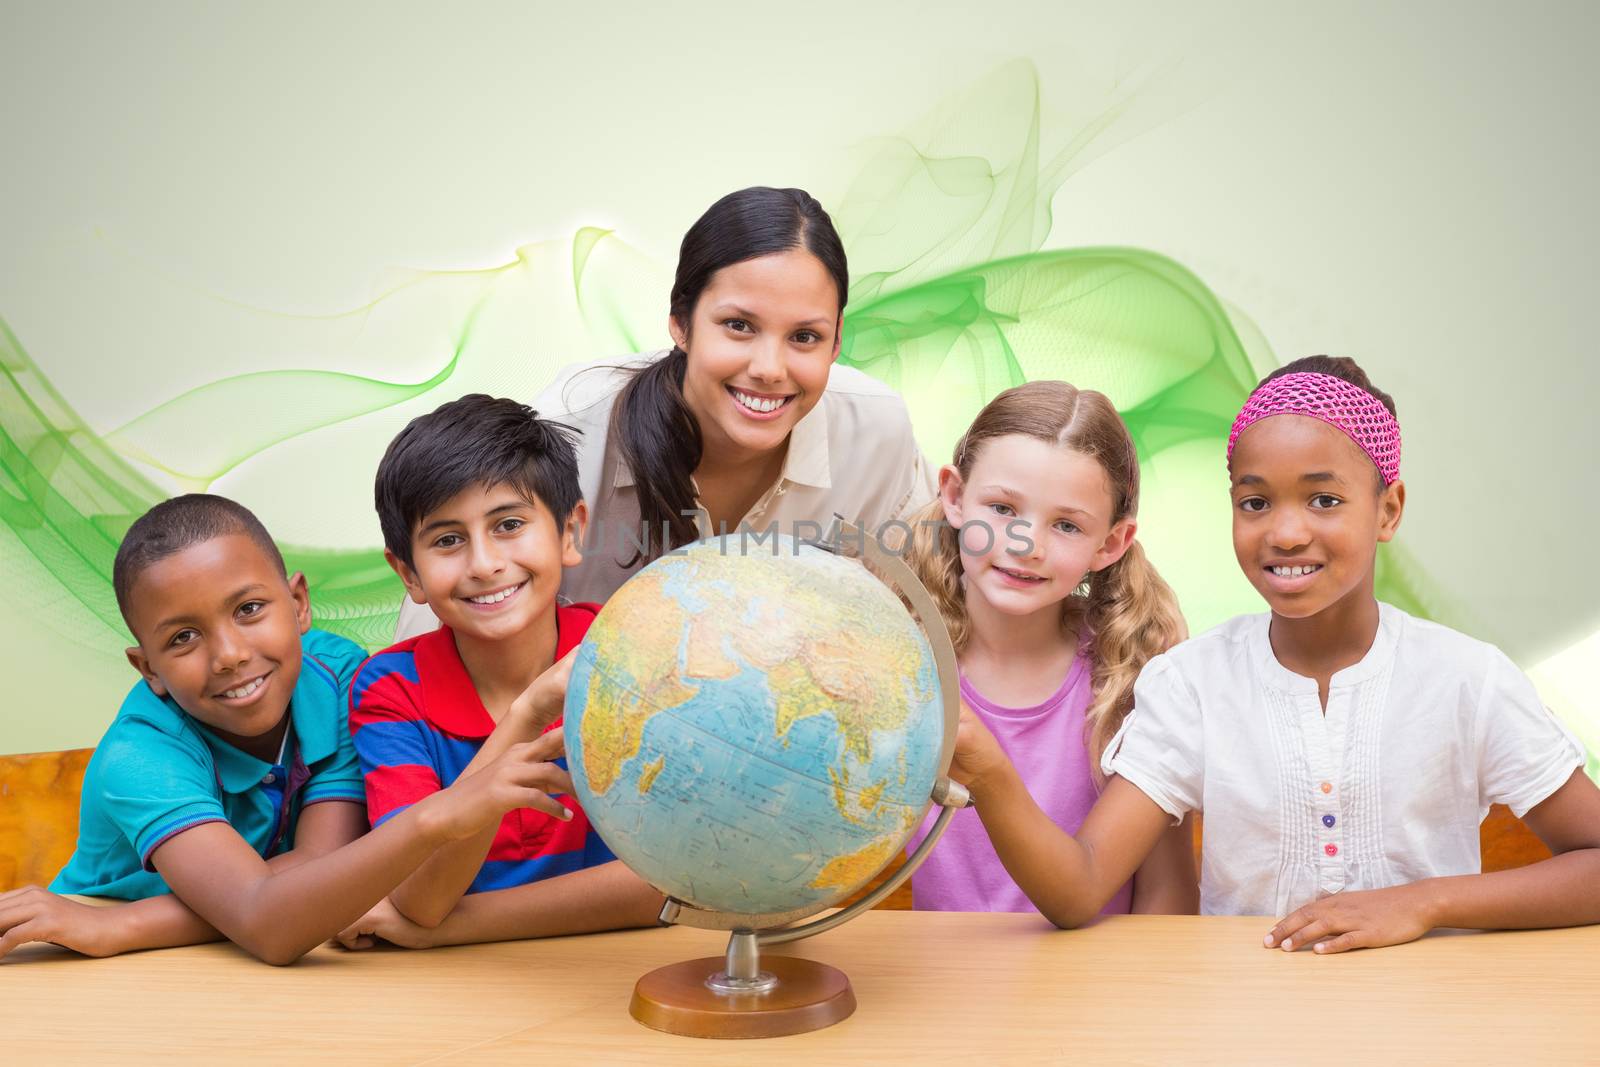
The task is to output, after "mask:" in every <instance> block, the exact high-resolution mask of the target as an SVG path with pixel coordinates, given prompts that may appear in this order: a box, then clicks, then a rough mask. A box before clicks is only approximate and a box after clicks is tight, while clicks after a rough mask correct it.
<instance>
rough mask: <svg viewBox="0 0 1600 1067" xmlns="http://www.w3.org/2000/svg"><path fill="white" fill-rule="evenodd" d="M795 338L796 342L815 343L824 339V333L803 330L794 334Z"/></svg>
mask: <svg viewBox="0 0 1600 1067" xmlns="http://www.w3.org/2000/svg"><path fill="white" fill-rule="evenodd" d="M794 340H795V343H796V344H802V345H814V344H816V343H817V342H818V341H820V340H822V335H821V334H819V333H817V332H816V331H814V330H801V331H800V332H799V333H797V334H795V335H794Z"/></svg>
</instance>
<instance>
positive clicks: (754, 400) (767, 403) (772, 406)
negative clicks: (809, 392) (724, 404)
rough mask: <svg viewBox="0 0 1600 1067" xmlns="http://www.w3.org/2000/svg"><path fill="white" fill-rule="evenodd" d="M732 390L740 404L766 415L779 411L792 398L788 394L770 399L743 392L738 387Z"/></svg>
mask: <svg viewBox="0 0 1600 1067" xmlns="http://www.w3.org/2000/svg"><path fill="white" fill-rule="evenodd" d="M732 392H733V398H734V399H735V400H737V401H738V402H739V403H740V404H742V405H744V406H745V407H747V408H749V409H750V410H751V411H755V412H759V413H760V414H762V415H765V414H766V413H767V412H769V411H777V410H778V409H779V408H781V407H783V405H785V404H787V403H788V402H789V400H790V398H789V397H786V396H784V397H778V398H776V399H772V400H768V399H764V398H762V397H759V396H751V395H750V394H749V393H741V392H740V391H739V390H737V389H734V390H732Z"/></svg>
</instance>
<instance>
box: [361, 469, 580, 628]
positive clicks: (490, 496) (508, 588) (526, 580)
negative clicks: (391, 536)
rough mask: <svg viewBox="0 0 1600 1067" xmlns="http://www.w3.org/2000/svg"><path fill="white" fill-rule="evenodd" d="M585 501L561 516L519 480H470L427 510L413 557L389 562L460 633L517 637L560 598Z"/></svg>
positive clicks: (574, 556)
mask: <svg viewBox="0 0 1600 1067" xmlns="http://www.w3.org/2000/svg"><path fill="white" fill-rule="evenodd" d="M585 515H586V513H585V510H584V505H583V503H582V501H579V503H578V505H577V506H576V507H575V508H574V509H573V512H572V514H571V515H569V516H567V520H566V522H564V523H558V522H557V521H556V519H555V516H554V515H553V514H552V513H551V511H550V509H549V508H548V507H547V506H546V505H545V503H544V502H543V501H542V500H540V499H539V498H538V497H537V496H533V497H532V498H531V499H530V497H529V496H527V495H525V494H524V493H522V492H521V491H520V490H518V489H517V488H516V487H515V486H513V485H510V484H505V483H501V484H498V485H487V486H485V485H474V486H468V487H467V488H466V489H463V490H462V491H461V492H459V493H457V494H456V495H455V496H453V497H451V498H450V499H449V500H447V501H445V502H444V503H443V504H441V505H440V506H439V507H437V508H435V509H434V510H433V511H431V512H429V513H428V514H427V515H424V516H423V517H422V519H421V521H419V522H418V523H417V524H416V526H415V528H414V529H413V530H412V534H411V565H410V566H407V565H406V564H405V563H404V562H403V561H401V560H400V559H398V558H397V557H395V556H394V555H393V554H392V553H387V552H386V553H385V555H386V556H388V558H389V563H390V565H391V566H393V567H394V568H395V571H396V572H397V573H398V574H399V575H400V579H401V581H403V582H404V583H405V586H406V591H407V592H408V593H410V594H411V598H412V599H413V600H415V601H416V602H417V603H419V604H427V605H428V606H429V607H430V608H432V609H433V613H434V614H435V615H437V616H438V617H439V621H440V622H442V623H444V624H445V625H446V626H448V627H450V628H451V629H452V630H454V631H455V632H456V633H458V634H466V635H468V636H470V637H474V638H477V639H479V640H485V641H501V640H505V639H506V638H510V637H515V636H517V635H519V634H521V633H523V632H524V631H526V630H527V629H528V627H530V626H531V625H533V623H534V621H535V620H536V619H537V618H538V616H539V615H540V614H541V613H542V612H544V611H547V610H549V609H550V606H551V605H552V604H554V603H555V599H556V593H557V592H558V591H559V590H560V588H561V573H562V568H563V567H572V566H576V565H577V564H578V563H579V562H581V561H582V556H581V554H580V553H579V550H578V543H579V541H580V540H581V538H582V529H583V522H584V519H585Z"/></svg>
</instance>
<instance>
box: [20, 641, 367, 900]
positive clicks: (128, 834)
mask: <svg viewBox="0 0 1600 1067" xmlns="http://www.w3.org/2000/svg"><path fill="white" fill-rule="evenodd" d="M300 647H301V649H302V650H303V651H304V653H305V655H304V657H303V658H302V661H301V667H300V679H299V681H298V682H296V683H295V687H294V695H293V696H292V697H291V698H290V700H289V721H290V728H289V730H288V737H287V741H286V743H285V745H284V753H283V758H282V762H280V763H267V762H264V761H262V760H259V759H256V758H255V757H254V756H250V755H247V754H246V753H244V752H241V751H240V750H239V749H237V748H234V747H233V746H232V745H230V744H228V742H226V741H224V740H222V739H221V738H219V737H218V736H217V735H216V734H214V733H212V732H211V729H210V728H209V727H207V726H205V725H204V724H202V723H200V722H198V721H197V720H195V719H193V718H191V717H190V716H189V715H187V714H185V713H184V711H183V709H181V708H179V707H178V705H177V704H176V703H174V702H173V700H172V699H171V698H170V697H158V696H156V694H155V692H154V691H153V690H152V689H151V688H150V686H149V685H148V684H146V683H145V682H144V681H142V680H141V681H140V682H139V684H137V685H135V686H134V687H133V691H132V692H130V693H129V694H128V697H127V699H126V700H124V701H123V702H122V708H121V710H119V711H118V712H117V717H116V720H115V721H114V722H112V724H111V727H110V729H108V730H107V731H106V734H105V737H103V738H102V739H101V741H100V745H99V747H97V748H96V749H95V752H94V755H93V756H92V757H91V758H90V760H89V767H88V769H87V770H86V771H85V772H84V777H83V799H82V803H81V807H80V809H79V815H78V847H77V850H76V851H74V852H73V854H72V858H71V859H70V860H68V861H67V865H66V866H65V867H63V868H62V869H61V873H60V874H58V875H56V879H55V881H53V882H51V883H50V888H51V889H52V890H54V891H55V892H57V893H83V894H87V895H90V896H104V897H118V898H121V899H124V900H140V899H143V898H145V897H153V896H159V895H160V894H162V893H168V892H171V890H170V889H169V888H168V886H167V883H166V881H165V880H164V879H163V878H162V877H161V876H160V875H159V874H157V873H156V872H155V869H154V868H153V867H151V866H150V854H151V853H152V852H154V851H155V850H156V848H157V847H158V846H160V845H161V844H162V843H163V842H165V841H167V840H169V839H171V838H172V837H173V836H175V835H177V834H180V833H182V832H183V831H185V830H189V829H192V828H194V827H196V826H199V825H201V824H202V823H208V822H225V823H227V824H228V825H230V826H232V827H233V828H234V830H236V831H237V832H238V834H239V836H240V837H242V838H244V839H245V840H246V841H248V842H249V843H250V846H251V847H252V848H254V849H255V850H256V851H257V852H259V853H261V855H262V856H263V857H268V856H272V855H276V854H278V853H280V852H286V851H288V850H289V849H290V848H292V847H293V844H294V828H295V823H296V822H297V821H298V820H299V817H300V812H301V811H302V810H303V809H304V808H305V807H306V806H307V805H310V804H315V803H318V802H321V801H325V800H347V801H351V802H353V803H357V804H365V803H366V791H365V787H364V786H363V784H362V781H361V767H360V765H359V764H358V763H357V761H356V753H355V748H354V746H353V745H352V744H351V742H350V729H349V727H348V725H346V715H347V712H346V708H348V706H349V692H350V679H351V677H352V676H353V675H354V674H355V671H356V668H357V667H359V666H360V665H361V662H362V660H364V659H366V656H367V654H366V653H365V652H364V651H362V649H361V648H360V646H358V645H356V644H354V643H353V642H351V641H347V640H346V639H344V638H343V637H337V636H335V635H333V634H330V633H324V632H322V631H321V630H311V631H309V632H307V633H306V634H305V636H303V637H302V638H301V639H300Z"/></svg>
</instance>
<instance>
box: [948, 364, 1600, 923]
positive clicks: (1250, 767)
mask: <svg viewBox="0 0 1600 1067" xmlns="http://www.w3.org/2000/svg"><path fill="white" fill-rule="evenodd" d="M1228 471H1229V474H1230V480H1231V486H1232V499H1233V542H1234V553H1235V556H1236V557H1237V558H1238V561H1239V565H1240V567H1241V568H1243V570H1244V573H1245V577H1246V578H1248V579H1249V581H1250V583H1251V585H1253V586H1254V587H1255V588H1256V590H1257V592H1259V593H1260V594H1261V596H1262V598H1263V599H1264V600H1266V602H1267V606H1268V608H1269V609H1270V610H1269V611H1268V612H1267V613H1265V614H1262V615H1248V616H1241V617H1239V618H1236V619H1233V620H1232V621H1230V622H1226V623H1223V624H1222V625H1221V626H1218V627H1216V628H1215V629H1212V630H1210V631H1209V632H1207V633H1205V634H1202V635H1200V636H1199V637H1196V638H1193V639H1192V640H1189V641H1186V642H1184V643H1182V644H1180V645H1178V646H1177V647H1175V648H1173V649H1172V650H1171V651H1170V652H1167V653H1165V654H1163V655H1159V656H1156V657H1154V658H1153V659H1151V660H1150V661H1149V663H1148V664H1147V665H1146V666H1145V668H1144V670H1143V671H1142V672H1141V673H1140V675H1139V679H1138V681H1137V682H1136V683H1135V685H1134V708H1133V711H1132V712H1131V713H1130V714H1129V715H1128V717H1127V719H1126V720H1125V721H1124V723H1123V725H1122V728H1121V730H1120V731H1119V732H1118V734H1117V736H1116V737H1115V738H1113V739H1112V741H1111V743H1110V744H1108V745H1107V746H1106V749H1105V755H1104V757H1103V760H1102V770H1103V771H1104V772H1105V773H1106V774H1107V775H1108V776H1110V780H1109V781H1108V783H1107V785H1106V789H1105V791H1104V792H1103V793H1102V794H1101V797H1100V800H1099V801H1098V803H1096V805H1095V807H1094V809H1093V810H1092V811H1091V812H1090V813H1089V815H1088V817H1087V818H1086V819H1085V820H1084V822H1083V825H1082V827H1081V828H1080V829H1079V831H1078V833H1077V835H1076V837H1073V836H1069V835H1067V834H1066V833H1063V832H1060V831H1059V830H1058V831H1055V832H1053V833H1052V832H1049V830H1048V829H1047V828H1045V827H1043V826H1042V825H1038V817H1036V816H1035V817H1033V818H1032V819H1031V820H1030V818H1028V815H1029V813H1028V811H1027V805H1026V803H1025V802H1024V799H1023V798H1022V797H1019V795H1018V791H1017V785H1016V783H1015V782H1014V781H1012V780H1011V776H1009V775H1007V773H1006V771H1005V763H1004V760H1003V758H1002V757H1001V755H1000V754H999V753H998V751H997V749H996V748H995V746H994V745H993V742H992V740H991V739H988V738H986V737H984V736H982V734H981V733H980V731H977V730H975V729H973V728H971V727H970V726H969V725H968V724H967V723H965V722H964V723H963V734H962V740H961V742H960V743H959V744H958V753H957V757H958V758H957V761H956V766H957V767H958V768H964V769H965V770H964V773H965V775H966V776H967V777H968V779H969V781H968V783H967V784H968V786H969V788H970V789H971V791H972V795H973V802H974V804H975V805H976V807H977V809H978V813H979V815H980V816H981V817H982V818H983V820H984V824H985V826H986V827H988V828H989V832H990V835H991V837H994V838H995V839H996V840H995V844H996V849H997V851H999V852H1000V854H1001V855H1008V854H1009V855H1017V854H1018V853H1017V852H1016V851H1015V850H1012V849H1008V848H1007V847H1005V844H1006V843H1005V841H1004V837H1005V836H1006V835H1013V836H1018V837H1019V839H1020V837H1021V835H1023V834H1026V835H1028V839H1029V840H1030V844H1031V847H1030V848H1029V849H1028V850H1027V852H1026V854H1025V856H1023V858H1022V859H1021V860H1020V861H1019V862H1018V863H1017V866H1018V870H1015V871H1013V872H1012V874H1013V876H1014V877H1015V878H1016V879H1017V881H1018V882H1019V883H1023V884H1029V885H1036V886H1039V887H1041V891H1040V895H1039V896H1038V897H1036V902H1037V903H1038V904H1039V907H1040V910H1041V911H1043V912H1044V913H1045V915H1047V916H1048V917H1049V918H1050V919H1051V920H1052V921H1054V922H1055V923H1056V924H1057V925H1061V926H1076V925H1078V924H1080V923H1082V922H1085V921H1087V920H1088V919H1090V918H1092V917H1093V916H1094V915H1095V914H1096V913H1097V912H1098V911H1099V910H1100V908H1101V907H1102V906H1103V905H1104V903H1105V901H1106V900H1107V899H1108V898H1109V897H1110V896H1111V894H1113V893H1114V892H1116V890H1117V888H1118V887H1119V886H1121V885H1122V884H1123V882H1125V881H1126V880H1127V878H1128V876H1129V875H1130V874H1131V873H1132V872H1133V871H1134V870H1135V869H1136V868H1137V867H1138V866H1139V864H1140V863H1141V862H1143V860H1144V857H1145V856H1146V855H1147V854H1148V853H1149V851H1150V850H1151V848H1152V847H1153V846H1154V845H1155V843H1156V842H1157V841H1158V840H1159V839H1160V838H1161V835H1162V834H1163V833H1164V832H1165V830H1166V828H1167V827H1168V826H1170V825H1172V824H1173V823H1174V822H1175V821H1176V820H1180V819H1183V818H1184V817H1185V816H1187V815H1188V814H1189V813H1190V812H1203V813H1204V815H1205V834H1204V845H1203V855H1202V857H1201V876H1200V910H1201V912H1202V913H1206V914H1233V915H1271V916H1275V917H1279V921H1278V923H1277V925H1275V926H1273V927H1272V928H1271V929H1270V930H1269V931H1264V932H1265V935H1266V936H1265V938H1264V943H1265V944H1266V946H1267V947H1268V948H1282V949H1286V950H1291V951H1292V950H1295V949H1301V948H1306V947H1310V948H1312V949H1313V950H1314V951H1316V952H1319V953H1330V952H1342V951H1344V950H1346V949H1351V948H1376V947H1379V946H1382V945H1394V944H1399V943H1401V942H1405V941H1410V940H1413V939H1415V938H1417V937H1420V936H1422V935H1423V934H1424V933H1427V932H1428V931H1429V930H1431V929H1434V928H1435V927H1466V928H1474V929H1515V928H1532V927H1549V926H1575V925H1582V924H1588V923H1595V922H1600V789H1597V788H1596V786H1595V784H1594V783H1593V782H1591V781H1590V780H1589V779H1588V777H1587V776H1585V774H1584V773H1583V767H1584V752H1583V749H1582V746H1581V745H1580V744H1579V743H1578V742H1577V741H1576V739H1574V738H1573V736H1572V735H1571V734H1570V733H1569V732H1567V731H1566V730H1565V729H1564V728H1563V727H1562V726H1561V725H1560V723H1558V722H1557V721H1556V719H1555V718H1554V717H1553V716H1552V715H1551V714H1550V713H1549V711H1547V710H1546V709H1545V707H1544V706H1543V704H1542V703H1541V702H1540V700H1539V695H1538V693H1537V692H1535V690H1534V687H1533V684H1532V683H1531V682H1530V681H1529V680H1528V678H1527V677H1526V676H1525V675H1524V674H1523V673H1522V672H1521V671H1519V670H1518V669H1517V668H1516V667H1515V666H1514V665H1513V664H1512V663H1511V661H1510V660H1509V659H1507V658H1506V656H1505V655H1504V654H1503V653H1502V652H1500V651H1499V650H1498V649H1496V648H1495V647H1494V646H1492V645H1488V644H1485V643H1483V642H1481V641H1476V640H1473V639H1472V638H1470V637H1467V636H1465V635H1463V634H1460V633H1457V632H1456V631H1454V630H1451V629H1448V628H1447V627H1444V626H1440V625H1438V624H1436V623H1432V622H1427V621H1424V620H1421V619H1417V618H1413V617H1412V616H1410V615H1407V614H1406V613H1405V612H1403V611H1401V610H1400V609H1398V608H1396V607H1393V606H1391V605H1388V604H1384V603H1381V602H1379V601H1378V600H1377V598H1376V597H1375V595H1374V592H1373V590H1374V568H1375V565H1376V559H1377V546H1378V544H1379V543H1381V542H1385V541H1389V540H1391V539H1392V538H1393V537H1394V536H1395V533H1396V531H1397V530H1398V529H1399V527H1400V518H1401V515H1402V514H1403V512H1404V510H1405V497H1406V491H1405V483H1404V482H1403V481H1401V480H1400V427H1399V423H1398V422H1397V421H1396V418H1395V408H1394V401H1393V400H1391V399H1390V398H1389V396H1388V395H1387V394H1385V393H1382V392H1380V391H1379V390H1377V389H1376V388H1374V387H1373V386H1372V384H1371V382H1370V381H1368V379H1367V376H1366V374H1365V373H1364V372H1363V371H1362V370H1361V368H1359V367H1358V366H1356V365H1355V363H1354V362H1352V361H1350V360H1348V359H1330V358H1328V357H1324V356H1318V357H1313V358H1311V359H1303V360H1298V361H1296V362H1294V363H1291V364H1289V365H1288V366H1286V367H1283V368H1281V369H1280V370H1278V371H1276V372H1274V373H1273V374H1271V375H1269V376H1268V377H1267V379H1266V380H1264V381H1263V382H1262V383H1261V384H1260V385H1259V386H1258V387H1257V388H1256V390H1255V392H1254V393H1252V394H1251V396H1250V398H1249V400H1248V401H1247V402H1246V404H1245V406H1244V410H1243V411H1241V412H1240V413H1239V417H1238V418H1237V419H1236V420H1235V422H1234V425H1233V431H1232V433H1231V434H1230V435H1229V438H1228ZM1024 796H1025V794H1024ZM1495 803H1500V804H1505V805H1508V806H1509V807H1510V808H1511V810H1512V811H1513V812H1514V813H1515V814H1516V815H1518V816H1520V817H1522V818H1524V819H1526V820H1527V823H1528V825H1529V826H1530V827H1532V828H1533V830H1534V832H1535V833H1537V834H1538V835H1539V836H1540V837H1541V838H1542V839H1543V840H1544V842H1545V843H1546V844H1547V845H1549V846H1550V849H1551V851H1552V852H1553V853H1555V855H1554V856H1553V857H1552V858H1550V859H1547V860H1545V861H1543V862H1541V863H1536V864H1532V865H1530V866H1527V867H1523V868H1520V869H1517V870H1510V871H1499V872H1495V873H1491V874H1483V873H1480V869H1481V860H1480V857H1479V853H1478V827H1479V824H1480V823H1481V822H1482V820H1483V817H1484V815H1485V814H1486V813H1487V812H1488V810H1489V806H1490V805H1491V804H1495ZM1009 866H1010V864H1008V867H1009Z"/></svg>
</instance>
